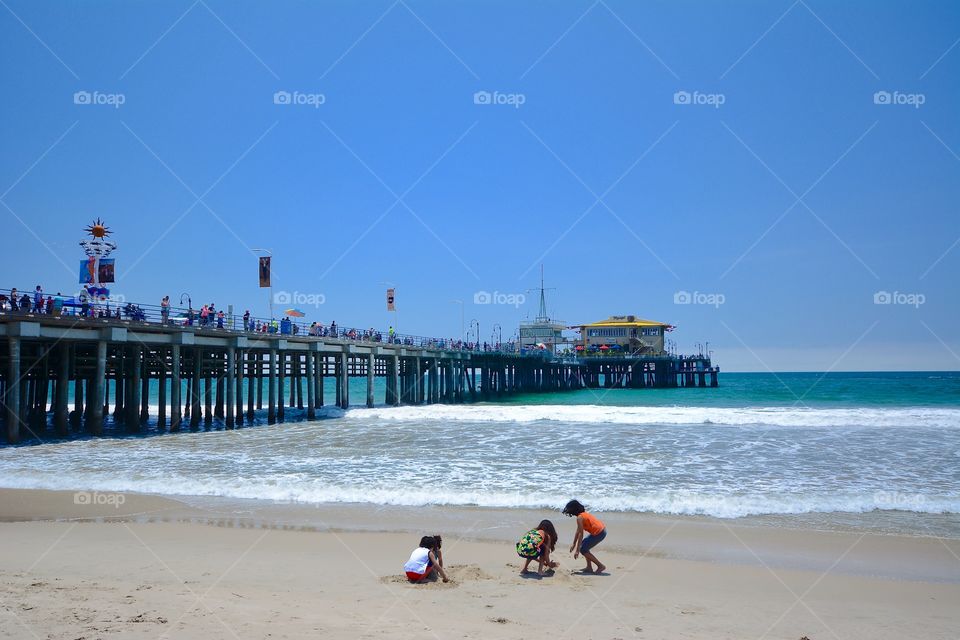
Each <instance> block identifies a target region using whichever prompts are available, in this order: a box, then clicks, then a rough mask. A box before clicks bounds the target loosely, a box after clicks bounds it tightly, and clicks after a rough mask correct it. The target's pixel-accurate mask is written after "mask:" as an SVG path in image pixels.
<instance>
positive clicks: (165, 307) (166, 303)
mask: <svg viewBox="0 0 960 640" xmlns="http://www.w3.org/2000/svg"><path fill="white" fill-rule="evenodd" d="M160 321H161V322H162V323H163V324H170V296H163V300H161V301H160Z"/></svg>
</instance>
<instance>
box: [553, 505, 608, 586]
mask: <svg viewBox="0 0 960 640" xmlns="http://www.w3.org/2000/svg"><path fill="white" fill-rule="evenodd" d="M563 513H564V515H567V516H572V517H576V519H577V533H576V535H574V537H573V544H572V545H570V551H573V550H574V549H576V550H577V552H576V553H574V554H573V557H574V559H576V558H578V557H579V556H580V555H581V554H582V555H583V558H584V559H585V560H586V561H587V567H586V568H585V569H584V570H583V572H584V573H603V571H604V570H605V569H606V568H607V567H606V566H604V565H603V564H601V563H600V561H599V560H597V556H595V555H593V551H592V549H593V548H594V547H595V546H597V545H598V544H600V543H601V542H602V541H603V539H604V538H606V537H607V528H606V527H605V526H604V524H603V522H601V521H600V518H598V517H597V516H595V515H593V514H590V513H587V509H586V508H585V507H584V506H583V505H582V504H580V503H579V502H577V501H576V500H571V501H570V502H568V503H567V506H565V507H564V508H563ZM584 531H586V532H587V533H588V534H589V535H588V536H587V537H586V539H584V537H583V532H584ZM594 564H596V565H597V570H596V571H594V570H593V565H594Z"/></svg>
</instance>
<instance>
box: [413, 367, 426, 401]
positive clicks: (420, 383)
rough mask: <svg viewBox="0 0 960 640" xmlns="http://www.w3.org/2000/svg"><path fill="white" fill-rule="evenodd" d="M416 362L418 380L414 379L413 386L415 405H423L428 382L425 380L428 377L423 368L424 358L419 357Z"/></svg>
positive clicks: (415, 372) (415, 373) (415, 371)
mask: <svg viewBox="0 0 960 640" xmlns="http://www.w3.org/2000/svg"><path fill="white" fill-rule="evenodd" d="M414 362H415V363H416V364H415V369H414V375H415V376H416V378H415V379H414V385H413V402H414V404H423V390H424V387H425V386H426V384H425V382H426V381H425V380H424V379H423V378H424V376H425V375H426V372H425V371H424V368H423V358H421V357H419V356H417V357H416V358H415V359H414Z"/></svg>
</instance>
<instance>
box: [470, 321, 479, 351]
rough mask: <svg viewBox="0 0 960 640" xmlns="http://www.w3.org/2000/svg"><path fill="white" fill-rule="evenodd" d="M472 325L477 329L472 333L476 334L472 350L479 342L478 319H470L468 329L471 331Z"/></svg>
mask: <svg viewBox="0 0 960 640" xmlns="http://www.w3.org/2000/svg"><path fill="white" fill-rule="evenodd" d="M474 325H476V327H477V331H476V333H474V335H475V336H476V342H475V343H474V350H476V347H477V345H479V344H480V321H479V320H477V319H476V318H473V319H472V320H470V330H471V332H472V331H473V327H474Z"/></svg>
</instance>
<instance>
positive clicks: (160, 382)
mask: <svg viewBox="0 0 960 640" xmlns="http://www.w3.org/2000/svg"><path fill="white" fill-rule="evenodd" d="M158 355H159V358H160V367H159V368H158V369H157V428H158V429H163V428H164V427H166V426H167V353H166V350H165V349H160V350H159V354H158Z"/></svg>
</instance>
